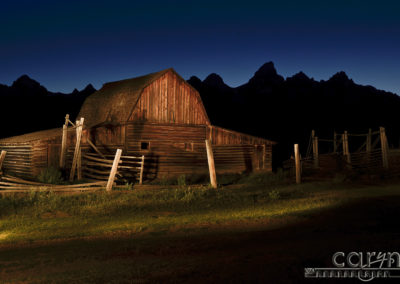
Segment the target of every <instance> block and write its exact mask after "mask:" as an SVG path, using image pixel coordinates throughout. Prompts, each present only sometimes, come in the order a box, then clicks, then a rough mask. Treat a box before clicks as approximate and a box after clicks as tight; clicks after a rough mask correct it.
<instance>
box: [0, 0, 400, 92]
mask: <svg viewBox="0 0 400 284" xmlns="http://www.w3.org/2000/svg"><path fill="white" fill-rule="evenodd" d="M0 7H1V8H0V83H3V84H7V85H10V84H11V83H12V82H13V81H14V80H15V79H16V78H17V77H19V76H20V75H22V74H28V75H29V76H31V77H32V78H34V79H35V80H37V81H39V82H40V83H41V84H42V85H44V86H45V87H47V88H48V89H49V90H51V91H62V92H71V91H72V90H73V88H78V89H81V88H83V87H85V86H86V85H87V84H88V83H92V84H93V85H94V86H95V87H96V88H100V87H101V85H102V84H103V83H105V82H108V81H114V80H120V79H125V78H131V77H135V76H139V75H143V74H147V73H150V72H155V71H158V70H161V69H164V68H168V67H173V68H174V69H175V70H176V71H177V72H178V73H179V74H181V75H182V76H183V77H184V78H185V79H188V78H189V77H190V76H191V75H196V76H198V77H199V78H200V79H204V78H205V77H206V76H207V75H208V74H209V73H211V72H216V73H218V74H219V75H221V76H222V77H223V79H224V80H225V82H226V83H227V84H228V85H230V86H238V85H241V84H243V83H246V82H247V81H248V79H249V78H250V77H251V76H253V74H254V72H255V71H256V70H257V69H258V68H259V67H260V66H261V65H262V64H263V63H265V62H267V61H273V62H274V63H275V67H276V68H277V71H278V73H279V74H281V75H283V76H284V77H288V76H292V75H294V74H295V73H297V72H299V71H304V72H305V73H306V74H307V75H309V76H310V77H313V78H315V79H316V80H321V79H324V80H327V79H329V77H331V76H332V75H333V74H334V73H336V72H338V71H342V70H343V71H345V72H346V73H347V74H348V75H349V77H350V78H352V79H353V80H354V81H355V82H356V83H359V84H363V85H373V86H375V87H377V88H379V89H384V90H388V91H392V92H395V93H397V94H400V83H399V82H400V81H399V78H400V16H399V15H400V4H397V1H384V0H381V1H352V0H347V1H321V0H320V1H251V0H247V1H238V2H235V1H232V0H231V1H217V0H215V1H196V2H192V1H165V0H164V1H141V2H139V1H120V0H114V1H101V0H98V1H74V0H70V1H41V0H35V1H34V0H32V1H18V0H14V1H2V2H1V5H0Z"/></svg>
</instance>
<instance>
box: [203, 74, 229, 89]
mask: <svg viewBox="0 0 400 284" xmlns="http://www.w3.org/2000/svg"><path fill="white" fill-rule="evenodd" d="M203 83H205V84H207V85H210V86H221V85H225V83H224V80H222V78H221V76H219V75H218V74H216V73H211V74H210V75H208V76H207V78H205V79H204V81H203Z"/></svg>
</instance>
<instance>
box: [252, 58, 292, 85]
mask: <svg viewBox="0 0 400 284" xmlns="http://www.w3.org/2000/svg"><path fill="white" fill-rule="evenodd" d="M284 81H285V79H284V78H283V77H282V76H281V75H279V74H278V73H277V72H276V69H275V66H274V63H273V62H272V61H269V62H267V63H264V64H263V65H262V66H261V67H260V68H259V69H258V70H257V71H256V72H255V73H254V76H253V77H252V78H251V79H250V80H249V84H256V85H260V84H279V83H282V82H284Z"/></svg>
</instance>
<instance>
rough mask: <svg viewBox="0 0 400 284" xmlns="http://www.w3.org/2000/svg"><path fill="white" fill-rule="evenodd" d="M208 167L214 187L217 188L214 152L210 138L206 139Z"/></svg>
mask: <svg viewBox="0 0 400 284" xmlns="http://www.w3.org/2000/svg"><path fill="white" fill-rule="evenodd" d="M206 149H207V160H208V169H209V171H210V181H211V186H212V188H217V175H216V173H215V164H214V154H213V151H212V146H211V142H210V140H206Z"/></svg>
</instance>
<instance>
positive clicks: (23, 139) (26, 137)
mask: <svg viewBox="0 0 400 284" xmlns="http://www.w3.org/2000/svg"><path fill="white" fill-rule="evenodd" d="M61 135H62V128H53V129H48V130H42V131H36V132H32V133H27V134H23V135H18V136H13V137H8V138H3V139H0V144H13V143H29V142H32V141H36V140H47V139H52V138H55V137H57V136H61Z"/></svg>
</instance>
